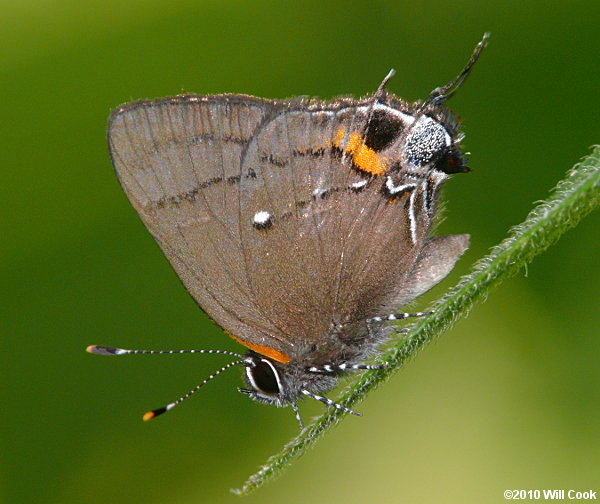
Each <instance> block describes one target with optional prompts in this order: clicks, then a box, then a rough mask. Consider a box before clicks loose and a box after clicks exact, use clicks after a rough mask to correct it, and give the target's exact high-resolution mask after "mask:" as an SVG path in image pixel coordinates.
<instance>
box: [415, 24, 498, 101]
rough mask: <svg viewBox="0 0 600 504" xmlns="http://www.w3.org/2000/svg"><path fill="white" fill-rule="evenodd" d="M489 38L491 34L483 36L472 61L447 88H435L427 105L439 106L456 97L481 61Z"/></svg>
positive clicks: (470, 60)
mask: <svg viewBox="0 0 600 504" xmlns="http://www.w3.org/2000/svg"><path fill="white" fill-rule="evenodd" d="M489 38H490V34H489V33H484V34H483V38H482V39H481V41H480V42H479V43H478V44H477V45H476V46H475V50H474V51H473V55H472V56H471V59H469V61H468V62H467V64H466V65H465V67H464V68H463V70H462V72H460V73H459V74H458V75H457V76H456V77H455V78H454V80H452V81H450V82H449V83H448V84H446V85H445V86H443V87H438V88H435V89H434V90H433V91H432V92H431V94H430V95H429V98H428V99H427V101H426V102H425V103H426V104H433V105H438V104H440V103H443V102H445V101H446V100H449V99H450V98H452V96H454V93H456V92H457V91H458V90H459V88H460V87H461V86H462V85H463V83H464V82H465V80H466V78H467V77H468V76H469V73H470V72H471V69H472V68H473V65H475V63H476V62H477V60H478V59H479V56H480V55H481V52H482V51H483V49H484V47H485V46H486V45H487V41H488V39H489Z"/></svg>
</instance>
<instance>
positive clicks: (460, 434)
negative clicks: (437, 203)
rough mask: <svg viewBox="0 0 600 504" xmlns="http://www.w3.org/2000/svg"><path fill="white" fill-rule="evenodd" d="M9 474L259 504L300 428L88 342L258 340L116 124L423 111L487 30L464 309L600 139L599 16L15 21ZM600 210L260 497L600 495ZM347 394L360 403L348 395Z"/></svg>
mask: <svg viewBox="0 0 600 504" xmlns="http://www.w3.org/2000/svg"><path fill="white" fill-rule="evenodd" d="M1 13H2V24H1V26H0V48H1V49H0V53H1V54H2V57H1V62H2V63H1V66H0V96H1V98H0V100H1V102H2V112H1V119H2V120H1V122H0V131H1V135H0V147H1V150H0V152H1V159H2V162H1V167H0V169H1V170H3V173H4V176H5V177H6V178H5V179H4V181H5V182H4V183H3V185H2V200H1V205H2V217H1V229H2V246H1V248H0V254H1V261H0V268H1V271H2V272H1V279H2V289H1V292H0V296H1V299H0V306H1V307H2V308H1V311H2V317H1V320H2V323H1V325H0V327H1V329H0V330H1V342H2V343H1V344H2V346H1V350H2V351H1V357H0V358H1V359H2V361H1V362H0V364H1V368H2V373H3V378H2V383H3V386H2V397H1V400H2V405H3V407H2V409H3V414H2V415H1V422H2V428H1V434H2V445H1V456H0V457H1V463H2V465H1V477H0V488H1V490H0V499H1V500H3V501H4V502H7V503H30V502H43V503H45V504H51V503H84V502H85V503H109V502H110V503H125V502H126V503H144V504H150V503H167V502H173V503H196V502H223V503H226V502H238V500H237V499H238V498H237V497H235V496H233V495H231V494H229V493H228V489H229V488H231V487H236V486H239V485H240V484H241V483H242V482H243V480H244V479H245V477H246V476H248V475H249V474H250V473H251V472H254V471H255V470H256V469H257V467H258V465H259V464H261V463H263V462H264V461H265V459H266V457H267V456H268V455H271V454H272V453H274V452H275V451H277V450H278V449H279V448H280V447H281V446H282V445H283V444H284V443H285V442H286V441H287V440H289V439H290V438H291V437H292V436H293V435H295V434H296V432H297V425H296V421H295V419H294V416H293V414H292V412H291V411H290V410H277V409H275V408H267V407H263V406H259V405H257V404H254V403H252V402H251V401H249V400H248V399H247V398H246V397H244V396H241V395H240V394H238V393H237V392H236V390H235V387H236V386H238V385H240V384H241V381H240V376H239V373H238V372H231V373H228V374H225V375H224V376H222V377H220V378H219V379H218V380H216V381H215V382H213V383H211V385H210V386H209V387H206V388H205V389H203V390H202V392H201V393H200V394H198V395H197V396H196V397H194V398H193V399H191V400H190V401H188V402H187V403H186V404H184V405H182V406H180V407H179V408H177V409H176V410H174V411H172V412H171V413H169V414H168V415H165V416H164V417H161V418H160V419H158V420H156V421H154V422H150V423H142V422H141V415H142V414H143V413H144V412H145V411H146V410H148V409H150V408H155V407H158V406H161V405H163V404H164V403H166V402H168V401H170V400H172V399H174V398H176V397H177V396H179V395H180V394H181V393H183V392H185V391H187V390H188V389H189V388H190V387H192V386H193V385H194V384H196V383H197V382H198V381H200V380H202V379H203V378H205V377H206V376H207V375H208V374H210V373H211V372H212V371H213V370H214V369H216V367H217V366H219V365H221V364H223V363H224V362H227V359H223V358H219V357H213V356H206V357H202V356H182V357H179V358H176V357H172V358H170V357H166V356H165V357H135V358H134V357H131V358H122V359H107V358H101V357H97V356H92V355H88V354H86V353H85V352H84V348H85V347H86V345H88V344H99V343H100V344H113V345H120V346H124V347H134V348H138V347H142V348H198V347H200V348H222V349H230V350H240V347H239V345H237V344H236V343H235V342H233V341H232V340H230V339H229V338H227V337H226V336H225V335H223V334H222V333H221V332H220V331H219V329H217V328H216V327H214V326H213V325H211V323H210V322H208V320H207V318H206V317H205V316H204V315H203V314H202V313H201V311H200V310H198V309H197V308H196V306H195V304H194V302H193V301H192V300H191V298H189V296H188V295H187V294H186V292H185V291H184V289H183V287H182V286H181V284H180V282H179V280H178V279H177V277H176V276H175V274H174V273H173V272H172V270H171V268H170V266H169V265H168V263H167V261H166V260H165V259H164V257H163V256H162V254H161V252H160V251H159V249H158V247H157V246H156V245H155V244H154V242H153V240H152V238H151V237H150V235H149V234H148V233H147V232H146V230H145V229H144V227H143V226H142V224H141V222H140V221H139V220H138V218H137V216H136V214H135V212H134V210H133V209H132V208H131V206H130V205H129V203H128V201H127V199H126V197H125V195H124V194H123V192H122V190H121V189H120V187H119V184H118V183H117V180H116V178H115V176H114V174H113V171H112V168H111V165H110V161H109V158H108V154H107V148H106V142H105V130H106V119H107V116H108V114H109V111H110V110H111V109H112V108H114V107H116V106H117V105H119V104H121V103H123V102H126V101H130V100H133V99H140V98H152V97H159V96H166V95H172V94H177V93H180V92H181V91H182V90H186V91H190V92H192V91H193V92H197V93H201V94H210V93H220V92H244V93H249V94H255V95H259V96H265V97H272V98H275V97H279V98H283V97H286V96H292V95H298V94H312V95H319V96H321V97H325V98H329V97H332V96H335V95H336V94H347V93H352V94H355V95H361V94H365V93H368V92H372V91H374V90H375V89H376V87H377V85H378V84H379V83H380V82H381V79H382V78H383V77H384V76H385V75H386V73H387V72H388V70H389V69H390V68H391V67H394V68H395V69H396V70H397V72H398V74H397V75H396V77H395V78H394V79H393V80H392V81H391V83H390V85H389V89H390V90H391V91H392V92H395V93H397V94H399V95H401V96H403V97H405V98H406V99H409V100H415V99H417V98H424V97H426V96H427V94H428V93H429V91H431V90H432V89H433V88H434V87H436V86H438V85H442V84H444V83H446V82H447V81H449V80H450V79H451V78H452V77H454V76H455V75H456V73H457V72H458V71H459V70H460V68H461V67H462V65H463V64H464V63H465V62H466V60H467V59H468V57H469V55H470V54H471V51H472V49H473V47H474V45H475V44H476V42H477V41H478V40H480V38H481V36H482V34H483V32H484V31H490V32H492V38H491V40H490V44H489V47H488V49H487V50H486V51H485V52H484V54H483V57H482V58H481V61H480V62H479V63H478V64H477V65H476V67H475V70H474V72H473V74H472V76H471V77H470V79H469V80H468V82H467V83H466V85H465V86H464V87H463V89H462V90H461V91H460V92H459V93H458V94H457V96H456V97H455V98H453V99H452V101H451V102H450V106H451V108H453V109H454V110H456V111H457V112H458V113H459V114H460V116H461V117H462V118H463V120H464V130H465V132H466V134H467V138H466V142H465V145H466V148H467V150H470V151H471V152H472V155H471V156H470V162H469V165H470V166H471V167H472V168H473V169H474V171H473V172H472V173H470V174H468V175H457V176H456V177H454V178H453V180H451V181H450V182H449V183H448V184H447V186H446V191H445V196H446V201H447V210H446V214H445V216H446V219H445V221H444V222H443V224H442V225H441V228H440V232H446V233H447V232H456V233H463V232H469V233H471V235H472V248H471V250H470V251H469V252H468V253H467V254H466V255H465V256H464V258H463V259H462V260H461V262H460V264H459V265H458V267H457V268H456V270H455V271H454V272H453V274H452V275H451V277H450V278H449V279H448V280H447V281H446V282H444V283H443V284H442V285H441V286H438V288H436V289H435V290H434V291H433V292H431V293H430V294H428V295H427V296H426V297H425V298H424V299H423V300H422V301H421V302H419V303H418V304H417V305H416V306H415V308H421V307H425V306H426V305H427V301H428V300H431V299H433V298H435V297H437V296H439V295H440V294H441V293H442V292H443V291H444V290H445V289H447V288H448V287H449V286H450V285H452V284H453V282H455V281H456V280H457V278H458V277H459V275H460V274H462V273H465V272H467V271H468V270H469V267H470V264H471V263H473V262H474V261H475V260H476V259H478V258H479V257H481V256H482V255H483V254H484V253H485V252H486V251H487V250H488V248H489V247H490V246H492V245H494V244H496V243H497V242H498V241H499V240H501V239H502V238H503V237H504V236H505V235H506V232H507V230H508V228H509V227H510V226H511V225H513V224H517V223H519V222H521V221H522V220H523V219H524V217H525V216H526V214H527V212H528V210H529V209H530V208H531V207H532V204H533V202H534V201H536V200H540V199H543V198H545V197H546V196H547V194H548V191H549V189H550V188H551V187H553V186H554V184H555V183H556V182H557V181H558V180H559V179H560V178H562V176H563V175H564V173H565V171H566V170H567V169H568V168H569V167H571V166H572V165H573V164H574V163H575V162H577V160H578V159H579V158H580V157H581V156H583V155H584V154H586V153H588V152H589V146H590V145H592V144H593V143H599V142H600V123H599V121H598V117H599V116H600V114H599V112H600V105H599V100H598V90H599V88H600V86H599V84H600V71H599V61H600V60H599V54H600V32H599V30H598V27H599V26H600V3H599V2H598V1H597V0H581V1H569V2H542V1H530V2H523V1H515V0H496V1H491V2H485V3H483V2H474V1H472V2H442V1H421V2H393V1H389V2H383V1H369V2H367V1H364V2H356V1H337V0H336V1H321V2H315V1H309V2H285V3H284V2H281V1H278V2H276V1H263V0H255V1H253V2H242V1H220V2H217V1H212V2H208V1H196V2H190V1H178V0H171V1H169V2H167V1H144V2H130V1H127V0H121V1H114V0H109V1H106V0H104V1H101V2H100V1H94V2H75V1H72V0H56V1H53V2H42V1H39V0H21V1H19V2H16V1H15V2H13V1H6V0H4V1H3V2H2V3H1ZM599 224H600V220H599V218H598V215H592V216H590V217H588V218H587V219H586V220H585V221H583V223H582V224H581V225H580V226H579V227H578V228H576V229H575V230H573V231H570V232H569V233H568V234H566V235H565V236H564V237H563V239H562V240H561V241H560V242H559V243H558V244H557V245H556V246H554V247H553V248H551V249H550V250H549V251H548V252H547V253H545V254H544V255H543V256H541V257H539V258H538V259H537V260H536V261H535V262H534V263H533V264H532V265H530V266H529V268H528V271H524V272H523V274H522V275H520V276H518V277H516V278H513V279H511V280H510V281H508V282H506V283H505V284H503V285H502V287H501V288H500V289H498V290H497V291H495V292H494V293H493V295H492V296H490V298H489V300H488V302H487V303H486V304H484V305H481V306H479V307H478V308H477V309H476V310H475V311H474V312H473V313H472V314H471V316H470V317H469V318H468V319H466V320H463V321H461V322H460V323H459V324H458V325H457V326H456V327H455V328H454V329H453V330H452V331H451V332H449V333H448V334H445V335H444V336H443V338H442V339H441V340H439V342H438V343H437V344H435V345H432V346H431V347H429V348H427V350H426V351H425V352H423V353H422V354H421V355H420V356H419V357H418V358H417V359H416V360H415V361H414V362H412V363H411V364H410V365H409V366H407V367H406V368H405V369H404V370H403V371H402V372H401V373H399V374H398V375H396V376H395V377H394V379H392V380H391V381H389V382H388V383H387V384H386V385H385V386H383V387H381V388H380V389H378V390H377V391H376V392H375V393H373V394H371V395H370V396H369V397H368V399H367V400H366V401H365V402H364V403H362V404H361V405H360V406H359V407H358V408H359V410H360V411H362V412H363V413H364V416H363V417H362V418H354V417H351V418H347V419H346V420H345V421H344V422H343V423H342V425H341V426H339V427H338V428H336V429H335V430H333V431H332V432H330V433H329V434H328V435H327V436H326V438H325V439H324V440H323V441H322V442H320V443H319V444H318V446H317V447H316V449H315V450H313V451H312V452H310V453H309V454H307V455H306V456H304V457H303V458H302V459H300V460H299V461H297V462H296V463H295V464H294V466H293V467H292V468H291V469H290V470H289V471H288V473H287V474H286V475H285V476H284V477H282V478H281V479H279V480H277V481H276V482H274V483H272V484H270V485H268V486H267V487H266V488H264V489H263V490H261V491H260V492H259V493H257V494H255V495H253V496H251V497H249V498H247V501H246V502H248V503H253V502H260V503H261V504H267V503H279V502H290V503H296V502H298V503H300V502H302V503H305V502H310V501H315V500H319V501H321V502H327V501H329V502H361V501H368V502H382V503H388V502H417V503H430V502H431V503H439V502H469V503H471V502H472V503H487V502H490V503H498V502H502V501H503V500H504V499H503V497H502V492H503V490H505V489H536V488H538V489H543V488H565V489H569V488H574V489H579V490H587V489H590V488H592V489H595V490H598V491H600V477H599V474H600V471H599V470H598V469H599V461H600V436H599V435H598V432H599V428H598V427H599V425H600V372H599V364H600V340H599V338H598V327H599V316H598V306H599V296H598V286H599V280H600V278H599V276H600V273H599V271H600V269H599V268H598V255H599V253H600V247H599V245H598V243H599V239H598V238H599V234H598V226H599ZM332 397H335V394H332ZM321 406H322V405H320V404H305V405H303V407H302V410H303V412H304V416H305V418H309V416H310V415H316V414H318V413H319V412H320V411H321Z"/></svg>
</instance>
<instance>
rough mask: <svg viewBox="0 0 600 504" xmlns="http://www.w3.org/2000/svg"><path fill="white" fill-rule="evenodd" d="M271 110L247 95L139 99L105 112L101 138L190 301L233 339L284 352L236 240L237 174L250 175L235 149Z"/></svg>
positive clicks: (239, 149) (285, 348)
mask: <svg viewBox="0 0 600 504" xmlns="http://www.w3.org/2000/svg"><path fill="white" fill-rule="evenodd" d="M274 109H276V106H275V105H274V104H273V103H272V102H268V101H266V100H264V101H263V100H257V99H252V98H250V97H245V96H221V97H197V96H181V97H175V98H165V99H161V100H156V101H151V102H138V103H134V104H130V105H126V106H124V107H121V108H120V109H118V110H116V111H115V112H114V113H113V114H112V116H111V119H110V124H109V132H108V141H109V147H110V152H111V157H112V161H113V164H114V167H115V170H116V172H117V175H118V178H119V180H120V182H121V185H122V186H123V189H124V190H125V192H126V194H127V196H128V197H129V199H130V201H131V203H132V204H133V206H134V208H135V209H136V211H137V212H138V214H139V215H140V217H141V219H142V221H143V222H144V224H145V225H146V227H147V228H148V230H149V231H150V233H151V234H152V235H153V236H154V238H155V239H156V241H157V242H158V244H159V245H160V247H161V249H162V250H163V252H164V253H165V255H166V256H167V258H168V260H169V261H170V263H171V264H172V266H173V267H174V269H175V270H176V272H177V274H178V275H179V277H180V278H181V280H182V281H183V283H184V285H185V287H186V288H187V290H188V291H189V292H190V294H191V295H192V296H193V297H194V299H195V300H196V301H197V303H198V304H199V305H200V306H201V307H202V308H203V309H204V310H205V311H206V313H207V314H208V315H209V316H210V317H211V318H212V319H213V320H215V321H216V322H217V323H218V324H219V325H220V326H222V327H223V328H225V329H226V330H227V331H229V332H231V333H232V334H233V335H235V336H237V337H238V338H240V339H242V340H250V341H252V342H254V343H255V344H259V345H264V346H267V347H270V348H274V349H276V350H279V351H282V352H284V353H288V345H287V343H286V342H285V339H284V337H283V336H282V334H280V331H279V330H278V329H277V327H276V326H275V325H273V323H272V322H270V321H269V320H268V319H267V318H266V317H265V316H264V314H263V313H262V312H261V310H260V308H259V307H258V306H257V304H256V302H255V299H254V296H253V293H252V285H251V283H250V281H249V274H248V271H247V259H246V257H245V256H244V250H243V248H242V247H241V246H240V243H241V241H242V236H241V231H240V218H239V216H240V189H241V185H242V184H241V181H242V179H243V178H244V177H251V175H250V174H248V173H244V172H243V171H242V158H243V156H244V152H245V150H246V148H247V146H248V144H249V142H250V141H251V139H252V138H253V137H254V135H256V133H257V131H258V130H260V128H261V126H262V124H263V123H264V122H265V120H266V119H267V117H268V116H269V115H270V114H272V113H273V111H274ZM245 182H247V183H248V184H250V185H251V184H252V181H251V180H248V181H245ZM248 184H245V185H246V186H247V185H248Z"/></svg>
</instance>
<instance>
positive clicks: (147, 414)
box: [142, 411, 156, 422]
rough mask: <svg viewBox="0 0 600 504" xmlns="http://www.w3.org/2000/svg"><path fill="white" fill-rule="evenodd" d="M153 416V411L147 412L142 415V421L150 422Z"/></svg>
mask: <svg viewBox="0 0 600 504" xmlns="http://www.w3.org/2000/svg"><path fill="white" fill-rule="evenodd" d="M155 416H156V415H155V414H154V411H148V412H147V413H144V416H143V417H142V419H143V420H144V422H147V421H148V420H152V419H153V418H154V417H155Z"/></svg>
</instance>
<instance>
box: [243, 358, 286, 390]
mask: <svg viewBox="0 0 600 504" xmlns="http://www.w3.org/2000/svg"><path fill="white" fill-rule="evenodd" d="M246 376H247V377H248V381H249V382H250V385H251V386H252V388H253V389H254V390H256V391H257V392H261V393H263V394H265V395H277V394H279V393H281V387H280V382H279V374H278V373H277V370H276V369H275V367H274V366H273V364H271V363H270V362H269V361H268V360H266V359H261V360H260V361H258V362H257V363H256V365H255V366H253V367H247V368H246Z"/></svg>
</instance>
